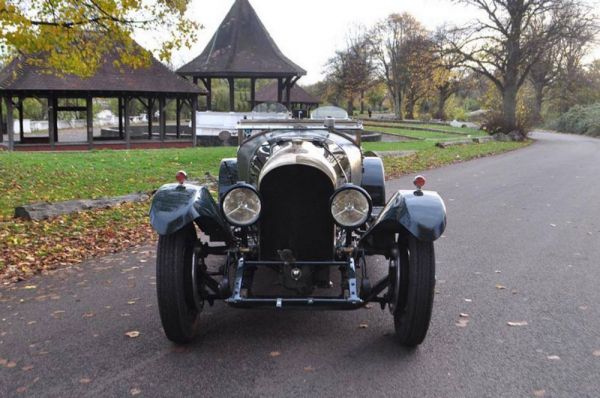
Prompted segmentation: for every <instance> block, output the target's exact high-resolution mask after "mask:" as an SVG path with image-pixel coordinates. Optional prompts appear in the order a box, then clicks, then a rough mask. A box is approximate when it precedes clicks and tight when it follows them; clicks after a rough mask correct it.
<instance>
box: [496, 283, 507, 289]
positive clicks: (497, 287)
mask: <svg viewBox="0 0 600 398" xmlns="http://www.w3.org/2000/svg"><path fill="white" fill-rule="evenodd" d="M496 289H498V290H504V289H506V286H504V285H501V284H499V283H498V284H497V285H496Z"/></svg>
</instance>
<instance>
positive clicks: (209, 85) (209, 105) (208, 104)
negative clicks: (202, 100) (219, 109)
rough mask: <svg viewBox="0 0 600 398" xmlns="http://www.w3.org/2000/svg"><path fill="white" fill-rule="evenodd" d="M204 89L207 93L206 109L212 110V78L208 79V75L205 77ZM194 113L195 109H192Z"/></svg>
mask: <svg viewBox="0 0 600 398" xmlns="http://www.w3.org/2000/svg"><path fill="white" fill-rule="evenodd" d="M206 91H208V94H207V95H206V110H207V111H211V110H212V80H211V79H210V77H207V78H206ZM194 113H196V110H194Z"/></svg>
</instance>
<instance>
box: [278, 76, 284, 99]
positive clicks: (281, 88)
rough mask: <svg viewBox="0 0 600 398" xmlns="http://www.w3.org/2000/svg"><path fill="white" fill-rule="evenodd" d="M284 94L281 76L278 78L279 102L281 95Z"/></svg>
mask: <svg viewBox="0 0 600 398" xmlns="http://www.w3.org/2000/svg"><path fill="white" fill-rule="evenodd" d="M282 96H283V81H282V79H281V78H278V79H277V102H279V103H281V97H282Z"/></svg>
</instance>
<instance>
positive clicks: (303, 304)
mask: <svg viewBox="0 0 600 398" xmlns="http://www.w3.org/2000/svg"><path fill="white" fill-rule="evenodd" d="M238 128H239V131H240V137H243V139H240V146H239V149H238V152H237V158H232V159H223V161H222V162H221V166H220V173H219V179H218V200H215V199H214V198H213V196H212V195H211V193H210V192H209V189H208V188H207V187H205V186H201V185H193V184H190V183H188V182H187V181H186V174H185V172H183V171H181V172H179V173H177V180H178V182H177V183H173V184H167V185H164V186H163V187H161V188H160V189H159V190H158V191H157V192H156V194H155V196H154V199H153V202H152V207H151V210H150V219H151V223H152V226H153V227H154V228H155V230H156V232H158V234H159V235H160V237H159V242H158V253H157V290H158V303H159V311H160V317H161V320H162V324H163V328H164V330H165V333H166V335H167V337H168V338H169V339H170V340H172V341H174V342H177V343H187V342H190V341H191V340H192V339H193V338H194V335H195V332H196V330H197V327H198V320H199V315H200V312H201V311H202V308H203V306H204V303H205V302H208V303H209V304H211V305H212V304H213V303H214V301H215V300H224V301H225V302H226V303H227V304H229V305H231V306H234V307H240V308H255V307H268V308H273V309H277V310H286V309H291V308H304V309H334V310H335V309H345V310H350V309H358V308H361V307H363V306H364V305H366V304H367V303H369V302H377V303H379V304H380V305H381V307H382V308H384V307H385V306H386V305H387V307H388V308H389V310H390V312H391V313H392V315H393V317H394V325H395V328H396V335H397V339H398V341H399V342H400V343H401V344H403V345H406V346H416V345H418V344H420V343H421V342H422V341H423V339H424V338H425V335H426V333H427V329H428V327H429V321H430V317H431V310H432V304H433V296H434V285H435V258H434V248H433V242H434V241H435V240H436V239H437V238H439V237H440V236H441V234H442V233H443V231H444V228H445V226H446V209H445V206H444V202H443V201H442V199H441V198H440V196H439V195H438V194H437V193H435V192H432V191H425V190H422V189H421V188H422V187H423V185H424V184H425V179H424V178H423V177H421V176H418V177H416V178H415V180H414V184H415V186H416V187H415V188H414V189H409V190H400V191H398V192H395V193H393V195H391V197H390V198H389V200H386V192H385V184H384V170H383V163H382V161H381V160H380V159H379V158H378V157H375V156H365V154H363V152H362V151H361V147H360V134H361V130H362V125H361V123H360V122H354V121H334V120H332V119H331V120H330V119H328V120H311V121H310V122H306V121H294V120H287V121H286V120H284V121H281V120H277V121H275V120H274V121H271V122H269V121H261V122H257V121H251V120H243V121H240V124H239V125H238ZM199 231H201V234H200V233H199ZM199 236H201V237H202V238H199ZM212 255H216V256H220V258H223V259H224V260H223V261H222V264H220V267H218V268H217V269H214V270H211V269H209V268H208V267H207V261H206V259H207V257H208V256H212ZM373 255H379V256H382V255H383V256H385V257H386V258H387V259H388V260H389V265H388V266H387V267H388V269H387V270H386V272H385V273H386V274H387V275H386V276H385V277H383V278H381V280H377V281H371V280H370V278H369V276H368V275H369V273H368V264H369V257H370V256H373ZM265 280H266V283H265Z"/></svg>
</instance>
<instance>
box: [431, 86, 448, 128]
mask: <svg viewBox="0 0 600 398" xmlns="http://www.w3.org/2000/svg"><path fill="white" fill-rule="evenodd" d="M447 99H448V94H447V92H446V89H445V88H439V89H438V103H437V111H436V112H435V116H434V117H435V118H436V119H439V120H446V112H445V111H444V108H445V107H446V100H447Z"/></svg>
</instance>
